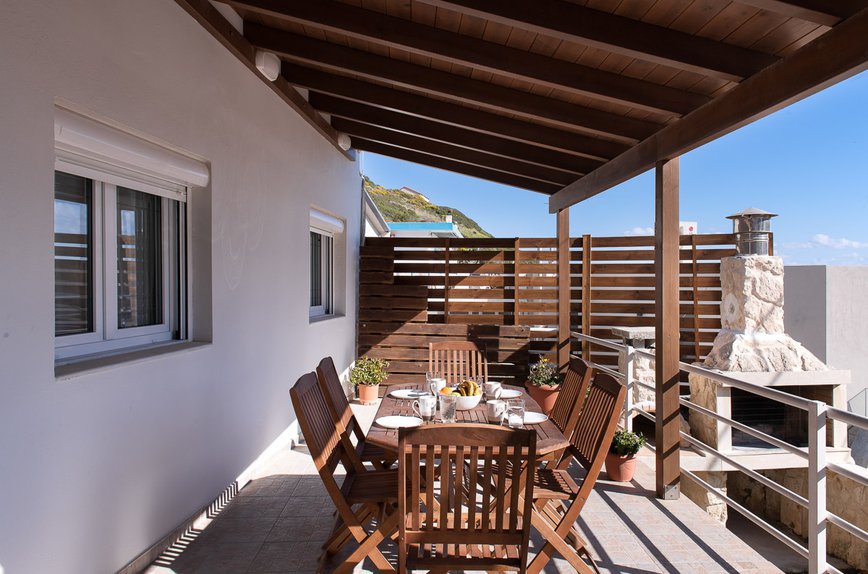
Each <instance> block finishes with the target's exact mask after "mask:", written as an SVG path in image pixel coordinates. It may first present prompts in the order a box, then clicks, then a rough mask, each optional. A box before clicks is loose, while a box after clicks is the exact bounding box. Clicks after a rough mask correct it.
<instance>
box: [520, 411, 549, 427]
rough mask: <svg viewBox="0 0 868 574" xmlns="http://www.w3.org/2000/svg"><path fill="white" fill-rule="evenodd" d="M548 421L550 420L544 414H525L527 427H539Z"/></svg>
mask: <svg viewBox="0 0 868 574" xmlns="http://www.w3.org/2000/svg"><path fill="white" fill-rule="evenodd" d="M547 420H549V418H548V417H547V416H545V415H544V414H542V413H524V424H526V425H538V424H540V423H544V422H546V421H547Z"/></svg>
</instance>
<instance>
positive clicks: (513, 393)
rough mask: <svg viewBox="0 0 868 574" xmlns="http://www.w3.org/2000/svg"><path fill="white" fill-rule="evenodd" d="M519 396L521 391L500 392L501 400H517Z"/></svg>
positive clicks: (504, 390)
mask: <svg viewBox="0 0 868 574" xmlns="http://www.w3.org/2000/svg"><path fill="white" fill-rule="evenodd" d="M520 396H521V391H519V390H516V389H503V390H502V391H501V392H500V398H501V399H517V398H518V397H520Z"/></svg>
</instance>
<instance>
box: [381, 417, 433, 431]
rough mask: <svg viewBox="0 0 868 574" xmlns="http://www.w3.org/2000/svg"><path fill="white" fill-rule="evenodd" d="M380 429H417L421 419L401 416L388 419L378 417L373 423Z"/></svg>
mask: <svg viewBox="0 0 868 574" xmlns="http://www.w3.org/2000/svg"><path fill="white" fill-rule="evenodd" d="M374 422H375V423H377V424H378V425H380V426H381V427H386V428H387V429H400V428H410V427H417V426H419V425H421V424H422V419H420V418H419V417H406V416H402V415H393V416H390V417H380V418H378V419H377V420H375V421H374Z"/></svg>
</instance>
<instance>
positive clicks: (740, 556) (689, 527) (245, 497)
mask: <svg viewBox="0 0 868 574" xmlns="http://www.w3.org/2000/svg"><path fill="white" fill-rule="evenodd" d="M354 407H355V406H354ZM360 414H362V413H360ZM363 414H365V415H368V416H367V417H365V418H369V417H370V414H369V413H367V412H365V413H363ZM648 463H651V464H653V459H651V458H645V459H640V462H639V464H638V465H637V467H638V472H637V476H636V478H635V479H634V480H633V481H632V482H631V483H616V482H610V481H607V480H605V478H606V476H605V473H603V474H601V480H599V481H598V482H597V487H596V489H595V493H594V495H593V496H592V497H591V499H590V500H589V501H588V503H587V505H586V506H585V509H584V511H583V513H582V517H581V518H580V520H579V526H580V528H581V530H582V531H583V533H584V536H585V538H586V539H587V540H588V542H589V544H590V546H591V548H592V554H593V555H594V557H595V559H596V562H597V565H598V566H599V568H600V570H601V571H602V572H604V573H616V572H618V573H626V574H646V573H656V572H672V573H682V574H688V573H709V574H710V573H746V574H751V573H773V572H781V570H779V569H778V568H776V567H775V566H774V565H773V564H771V563H770V562H768V561H767V560H766V559H765V558H763V557H762V556H760V555H759V554H758V553H757V552H756V551H754V550H753V549H752V548H751V547H750V546H749V545H748V544H746V543H745V542H744V541H743V540H741V539H740V538H738V537H737V536H736V535H735V534H733V533H732V532H730V531H729V530H727V529H726V528H725V527H724V526H722V525H721V524H720V523H719V522H717V521H715V520H713V519H712V518H710V517H709V516H708V515H707V514H705V513H704V512H703V511H702V510H700V508H699V507H698V506H696V505H695V504H693V503H692V502H691V501H689V500H687V499H686V498H684V497H682V498H681V499H680V500H675V501H661V500H657V499H656V498H655V497H654V492H653V484H654V480H653V469H652V468H651V467H650V466H649V465H648ZM332 512H333V506H332V503H331V500H330V499H329V497H328V495H327V494H326V492H325V489H324V488H323V487H322V483H321V482H320V479H319V476H318V475H317V474H316V470H315V469H314V468H313V464H312V461H311V459H310V457H309V456H308V455H307V454H306V452H305V449H304V448H303V447H301V448H296V449H295V450H293V451H287V452H283V453H280V454H279V455H277V456H276V457H274V459H273V460H272V461H270V463H269V464H268V466H267V467H266V468H263V469H262V470H261V471H260V472H259V473H258V474H257V476H256V477H255V478H254V480H252V481H251V482H250V483H249V484H247V485H246V486H245V487H244V488H243V489H242V490H241V491H240V492H239V493H238V494H237V495H236V496H235V497H234V499H233V500H232V501H231V502H229V503H228V504H227V505H226V506H225V507H224V508H223V509H222V510H221V511H220V512H219V513H217V514H216V516H215V517H214V518H212V519H201V520H200V521H198V522H197V523H196V525H195V529H194V530H193V532H192V533H191V535H190V536H188V537H186V538H185V539H183V540H182V541H180V542H179V544H178V545H176V546H175V547H174V548H173V549H170V550H169V551H167V552H166V553H165V554H164V555H163V556H162V557H161V558H160V559H158V560H157V561H156V562H155V563H154V564H153V565H151V566H150V567H149V568H148V570H147V571H146V572H147V573H148V574H168V573H175V574H223V573H227V574H236V573H237V574H241V573H273V574H277V573H290V572H293V573H296V572H303V573H312V572H316V569H317V566H318V557H319V553H320V545H321V544H322V542H323V541H324V540H325V539H326V538H327V535H328V532H329V530H330V528H331V526H332V520H333V518H332ZM540 545H541V541H540V539H539V538H538V537H532V541H531V552H532V553H533V552H534V548H539V547H540ZM384 554H386V555H387V557H393V556H394V555H395V554H396V552H395V550H394V548H387V549H385V550H384ZM331 567H333V564H330V565H327V567H326V571H330V570H331ZM375 571H376V570H375V569H372V565H371V564H370V563H369V562H366V563H364V564H362V565H360V567H359V568H357V572H375ZM545 572H546V573H547V574H555V573H558V574H559V573H569V572H574V570H573V568H572V567H571V566H569V564H568V563H567V562H566V561H564V560H562V559H559V558H556V559H555V560H553V561H552V562H551V563H549V566H548V567H547V568H546V569H545Z"/></svg>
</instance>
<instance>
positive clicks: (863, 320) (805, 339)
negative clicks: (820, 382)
mask: <svg viewBox="0 0 868 574" xmlns="http://www.w3.org/2000/svg"><path fill="white" fill-rule="evenodd" d="M784 282H785V284H784V285H785V301H786V303H785V305H784V321H785V324H786V329H787V333H788V334H790V335H791V336H792V337H793V338H794V339H796V340H797V341H799V342H800V343H802V344H803V345H804V346H805V347H807V348H808V349H809V350H810V351H811V352H812V353H814V354H815V355H817V357H819V358H820V359H821V360H823V361H824V362H825V363H826V364H828V365H829V366H830V367H832V368H834V369H849V370H850V371H851V376H852V378H851V383H850V385H849V386H848V388H847V397H848V401H849V407H850V410H852V411H853V412H856V413H859V414H861V415H866V414H868V413H866V407H868V367H866V361H868V337H865V326H866V325H868V299H866V287H868V266H862V267H843V266H842V267H832V266H825V265H788V266H787V267H786V269H785V273H784Z"/></svg>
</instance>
